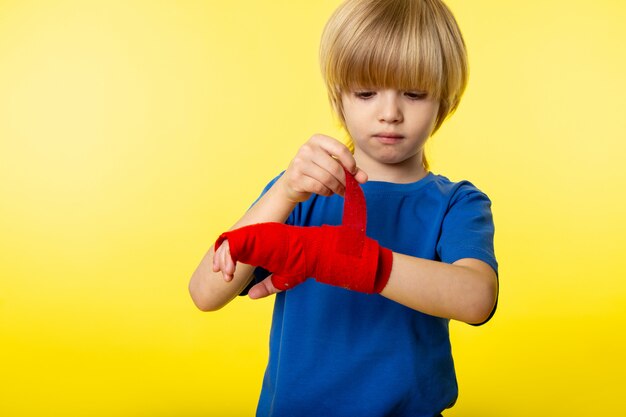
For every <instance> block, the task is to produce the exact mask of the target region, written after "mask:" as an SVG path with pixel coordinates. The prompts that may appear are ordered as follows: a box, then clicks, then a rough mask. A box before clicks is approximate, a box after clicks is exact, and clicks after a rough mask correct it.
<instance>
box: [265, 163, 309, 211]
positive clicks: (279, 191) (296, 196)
mask: <svg viewBox="0 0 626 417" xmlns="http://www.w3.org/2000/svg"><path fill="white" fill-rule="evenodd" d="M286 175H287V172H285V173H283V175H281V176H280V178H278V180H276V183H275V184H274V186H273V187H272V189H271V191H272V193H273V194H274V195H275V197H276V198H278V199H280V200H281V203H282V204H284V205H285V206H286V207H289V208H290V210H289V211H291V210H293V209H294V207H295V206H296V205H297V204H298V203H300V202H301V201H303V200H302V198H301V197H302V196H301V194H302V193H298V192H297V191H294V190H293V189H291V188H290V187H289V184H287V178H286ZM305 200H306V199H305Z"/></svg>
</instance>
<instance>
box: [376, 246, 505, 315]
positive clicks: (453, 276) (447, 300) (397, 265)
mask: <svg viewBox="0 0 626 417" xmlns="http://www.w3.org/2000/svg"><path fill="white" fill-rule="evenodd" d="M497 294H498V282H497V279H496V275H495V272H494V271H493V270H492V269H491V267H489V266H488V265H487V264H486V263H484V262H481V261H478V260H475V259H461V260H459V261H457V262H455V263H454V264H447V263H444V262H437V261H431V260H427V259H421V258H415V257H411V256H407V255H402V254H398V253H394V254H393V268H392V270H391V275H390V277H389V282H388V283H387V286H386V287H385V288H384V290H383V291H382V292H381V295H383V296H385V297H387V298H389V299H391V300H394V301H396V302H398V303H400V304H403V305H405V306H407V307H409V308H412V309H414V310H417V311H420V312H422V313H426V314H429V315H432V316H437V317H445V318H449V319H455V320H460V321H464V322H466V323H481V322H483V321H485V320H486V319H487V318H488V316H489V314H490V313H491V311H492V309H493V306H494V304H495V302H496V298H497Z"/></svg>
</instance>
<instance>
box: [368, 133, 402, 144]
mask: <svg viewBox="0 0 626 417" xmlns="http://www.w3.org/2000/svg"><path fill="white" fill-rule="evenodd" d="M374 137H375V138H376V139H378V140H379V141H380V142H382V143H386V144H393V143H398V142H400V141H401V140H402V139H404V136H402V135H400V134H398V133H393V132H380V133H376V134H375V135H374Z"/></svg>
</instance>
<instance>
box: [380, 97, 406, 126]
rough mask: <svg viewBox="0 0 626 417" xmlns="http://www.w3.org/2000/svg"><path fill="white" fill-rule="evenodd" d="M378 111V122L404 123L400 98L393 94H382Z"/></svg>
mask: <svg viewBox="0 0 626 417" xmlns="http://www.w3.org/2000/svg"><path fill="white" fill-rule="evenodd" d="M379 103H380V107H379V110H378V114H379V115H378V120H379V121H381V122H386V123H400V122H402V119H403V116H402V109H401V108H400V105H399V103H398V97H397V96H396V95H395V94H392V93H391V92H387V93H386V94H382V97H381V100H380V102H379Z"/></svg>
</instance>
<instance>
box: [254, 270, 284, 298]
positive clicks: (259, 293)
mask: <svg viewBox="0 0 626 417" xmlns="http://www.w3.org/2000/svg"><path fill="white" fill-rule="evenodd" d="M279 292H281V291H280V290H279V289H277V288H276V287H274V284H272V276H271V275H270V276H269V277H267V278H265V279H264V280H263V281H261V282H259V283H258V284H256V285H254V286H253V287H252V288H250V290H249V291H248V296H249V297H250V298H251V299H253V300H258V299H259V298H265V297H267V296H269V295H272V294H276V293H279Z"/></svg>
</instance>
